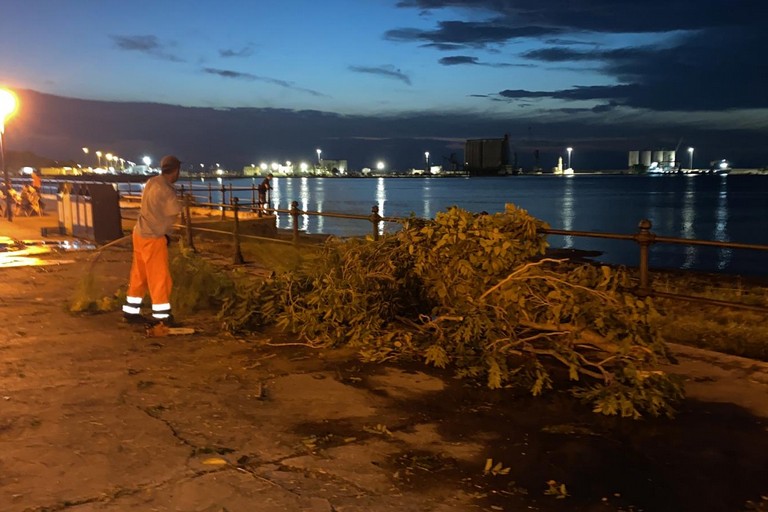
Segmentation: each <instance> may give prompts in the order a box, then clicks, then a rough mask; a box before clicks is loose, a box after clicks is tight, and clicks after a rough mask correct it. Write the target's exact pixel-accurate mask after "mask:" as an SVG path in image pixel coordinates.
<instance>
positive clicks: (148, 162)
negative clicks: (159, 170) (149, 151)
mask: <svg viewBox="0 0 768 512" xmlns="http://www.w3.org/2000/svg"><path fill="white" fill-rule="evenodd" d="M141 161H142V162H144V165H146V166H147V167H149V166H150V165H152V159H151V158H149V157H148V156H144V157H143V158H142V159H141Z"/></svg>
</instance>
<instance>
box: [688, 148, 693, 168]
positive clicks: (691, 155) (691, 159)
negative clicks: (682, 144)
mask: <svg viewBox="0 0 768 512" xmlns="http://www.w3.org/2000/svg"><path fill="white" fill-rule="evenodd" d="M688 156H689V157H690V165H689V166H688V168H689V169H690V170H693V148H688Z"/></svg>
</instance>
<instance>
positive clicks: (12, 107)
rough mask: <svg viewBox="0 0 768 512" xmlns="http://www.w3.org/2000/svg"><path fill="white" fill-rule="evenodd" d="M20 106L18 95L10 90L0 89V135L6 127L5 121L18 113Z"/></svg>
mask: <svg viewBox="0 0 768 512" xmlns="http://www.w3.org/2000/svg"><path fill="white" fill-rule="evenodd" d="M18 106H19V100H18V99H16V95H15V94H14V93H12V92H11V91H9V90H8V89H0V133H2V132H3V129H4V127H5V120H6V119H8V118H10V117H11V116H12V115H13V114H15V113H16V109H17V108H18Z"/></svg>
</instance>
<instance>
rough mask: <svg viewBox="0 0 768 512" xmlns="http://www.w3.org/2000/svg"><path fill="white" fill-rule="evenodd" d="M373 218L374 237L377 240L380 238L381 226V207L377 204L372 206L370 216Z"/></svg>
mask: <svg viewBox="0 0 768 512" xmlns="http://www.w3.org/2000/svg"><path fill="white" fill-rule="evenodd" d="M369 218H370V219H371V224H373V239H374V240H375V241H378V240H379V226H380V224H381V215H379V207H378V206H376V205H373V207H372V208H371V216H370V217H369Z"/></svg>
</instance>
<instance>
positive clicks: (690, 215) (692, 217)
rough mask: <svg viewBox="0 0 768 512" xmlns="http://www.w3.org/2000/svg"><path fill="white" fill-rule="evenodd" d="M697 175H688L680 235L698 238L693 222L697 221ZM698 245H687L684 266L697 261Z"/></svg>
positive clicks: (689, 265)
mask: <svg viewBox="0 0 768 512" xmlns="http://www.w3.org/2000/svg"><path fill="white" fill-rule="evenodd" d="M695 201H696V177H695V176H686V183H685V195H684V196H683V211H682V217H683V225H682V226H681V228H682V229H681V232H680V236H681V237H682V238H696V231H695V230H694V229H693V223H694V222H695V221H696V209H695ZM696 253H697V251H696V246H693V245H686V246H685V261H684V262H683V265H682V268H691V267H693V265H694V264H695V263H696Z"/></svg>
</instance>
